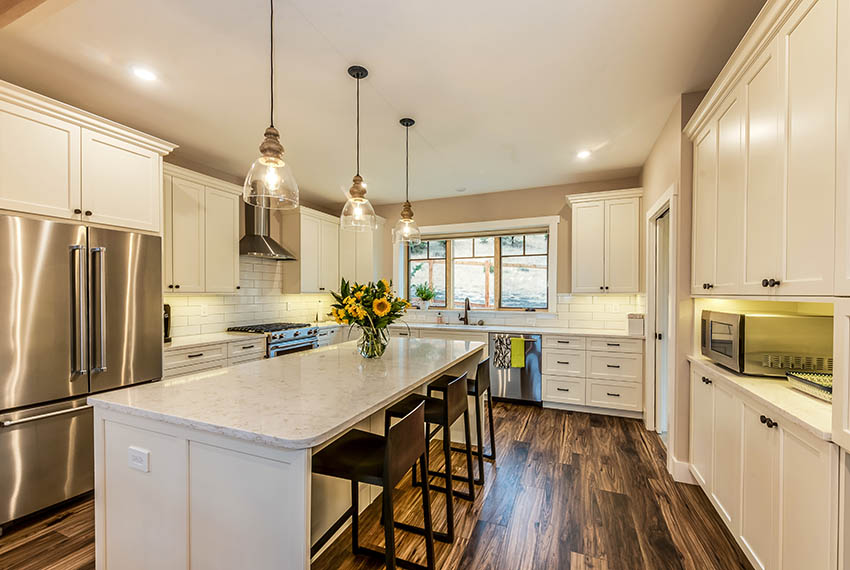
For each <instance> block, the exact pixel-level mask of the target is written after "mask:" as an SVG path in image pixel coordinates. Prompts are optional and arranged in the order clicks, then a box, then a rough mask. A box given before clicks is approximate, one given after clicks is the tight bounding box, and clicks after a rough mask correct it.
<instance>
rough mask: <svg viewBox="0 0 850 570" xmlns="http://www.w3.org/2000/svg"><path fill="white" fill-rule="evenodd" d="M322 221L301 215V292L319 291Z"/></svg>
mask: <svg viewBox="0 0 850 570" xmlns="http://www.w3.org/2000/svg"><path fill="white" fill-rule="evenodd" d="M320 227H321V222H320V221H319V220H318V219H317V218H313V217H312V216H305V215H302V216H301V258H300V259H299V260H298V263H300V264H301V292H302V293H317V292H318V291H319V266H320V263H321V260H320V259H319V256H320V255H321V248H320V244H319V240H320V239H321V233H322V232H321V230H320Z"/></svg>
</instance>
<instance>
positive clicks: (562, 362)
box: [558, 360, 569, 364]
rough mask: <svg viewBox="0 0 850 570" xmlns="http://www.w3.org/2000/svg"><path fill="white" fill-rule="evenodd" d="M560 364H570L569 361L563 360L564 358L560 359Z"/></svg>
mask: <svg viewBox="0 0 850 570" xmlns="http://www.w3.org/2000/svg"><path fill="white" fill-rule="evenodd" d="M558 364H569V362H565V361H563V360H559V361H558Z"/></svg>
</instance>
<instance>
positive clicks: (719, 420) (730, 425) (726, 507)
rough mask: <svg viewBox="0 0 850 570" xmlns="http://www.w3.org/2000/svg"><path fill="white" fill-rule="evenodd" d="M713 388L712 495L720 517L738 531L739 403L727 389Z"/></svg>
mask: <svg viewBox="0 0 850 570" xmlns="http://www.w3.org/2000/svg"><path fill="white" fill-rule="evenodd" d="M712 385H713V386H714V422H713V424H712V425H713V428H714V448H713V452H712V465H713V467H714V473H713V474H712V477H711V480H712V483H711V496H712V498H713V499H714V502H715V504H716V505H717V506H718V508H719V510H720V516H721V517H722V518H723V520H724V522H725V523H726V524H727V525H729V528H731V529H732V532H737V529H738V523H739V522H740V516H739V512H738V511H739V505H740V500H741V421H742V415H741V401H740V400H739V399H738V398H737V397H736V396H735V394H734V393H733V392H731V391H730V389H729V388H726V387H724V386H723V385H719V384H717V383H714V384H712Z"/></svg>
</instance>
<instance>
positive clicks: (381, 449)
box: [310, 403, 434, 570]
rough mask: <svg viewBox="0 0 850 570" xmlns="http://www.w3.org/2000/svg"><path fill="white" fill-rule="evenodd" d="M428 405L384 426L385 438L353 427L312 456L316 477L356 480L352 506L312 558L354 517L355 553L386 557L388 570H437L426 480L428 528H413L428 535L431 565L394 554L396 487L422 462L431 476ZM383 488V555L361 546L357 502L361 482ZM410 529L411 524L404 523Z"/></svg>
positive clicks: (319, 543) (427, 553) (424, 499)
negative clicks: (399, 569) (427, 438)
mask: <svg viewBox="0 0 850 570" xmlns="http://www.w3.org/2000/svg"><path fill="white" fill-rule="evenodd" d="M424 424H425V405H424V404H422V403H420V404H419V405H418V406H414V407H413V408H411V409H410V410H409V411H408V413H407V414H405V415H404V417H402V419H401V421H399V422H398V423H396V424H395V425H393V426H390V425H389V424H387V425H386V427H385V428H384V433H385V436H380V435H376V434H373V433H369V432H365V431H361V430H358V429H353V430H351V431H349V432H348V433H346V434H345V435H343V436H342V437H340V438H339V439H338V440H336V441H335V442H333V443H331V444H330V445H328V446H327V447H325V448H324V449H322V450H321V451H319V452H318V453H316V454H315V455H314V456H313V473H318V474H321V475H329V476H331V477H339V478H340V479H348V480H349V481H351V508H349V509H348V510H347V511H345V513H343V515H342V516H341V517H340V518H339V520H337V521H336V522H335V523H334V524H333V526H331V528H330V529H329V530H328V531H327V532H326V533H325V534H324V535H322V537H321V538H320V539H319V540H318V541H317V542H316V544H314V545H313V547H312V548H311V549H310V555H311V556H312V555H314V554H316V552H318V551H319V550H320V549H321V548H322V547H323V546H324V545H325V544H326V543H327V542H328V541H329V540H330V539H331V538H332V537H333V535H334V534H335V533H336V531H338V530H339V529H340V528H342V526H343V525H344V524H345V521H346V520H347V519H348V517H349V516H350V517H351V548H352V551H353V552H354V554H355V555H357V554H363V555H368V556H374V557H377V558H383V559H385V560H386V565H387V568H388V569H389V570H394V569H395V567H396V566H399V567H401V568H408V569H411V570H426V569H427V570H434V536H433V534H432V532H433V529H432V524H431V522H432V521H431V501H430V495H429V493H430V489H429V487H428V482H427V480H426V481H425V485H424V486H423V487H422V512H423V515H424V517H425V526H424V528H419V527H411V528H413V529H415V531H416V532H417V534H420V535H424V536H425V558H426V560H427V566H422V565H421V564H416V563H414V562H411V561H409V560H405V559H402V558H397V557H396V555H395V528H394V527H395V526H399V527H400V528H401V525H394V521H393V489H394V488H395V486H396V484H398V482H399V481H400V480H401V478H402V477H404V474H405V473H407V471H408V469H410V468H411V466H412V467H413V468H414V469H416V463H417V461H419V462H420V466H421V467H420V469H421V470H422V473H421V476H422V477H423V478H426V479H427V477H426V475H425V472H426V468H425V466H426V465H427V455H426V452H427V445H426V443H425V432H424ZM361 482H363V483H368V484H370V485H379V486H381V487H383V497H382V499H383V519H384V523H385V524H384V538H385V540H386V549H385V551H384V552H380V551H378V550H373V549H371V548H368V547H365V546H360V544H359V542H358V532H359V528H358V519H359V516H360V512H359V504H358V498H359V494H360V488H359V485H360V483H361ZM405 526H410V525H405Z"/></svg>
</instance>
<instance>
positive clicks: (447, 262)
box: [404, 237, 452, 309]
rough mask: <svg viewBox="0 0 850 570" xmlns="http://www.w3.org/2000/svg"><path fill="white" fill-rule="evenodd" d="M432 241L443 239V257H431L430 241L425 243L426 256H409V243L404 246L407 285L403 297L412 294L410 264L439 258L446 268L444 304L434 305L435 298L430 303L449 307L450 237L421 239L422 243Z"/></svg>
mask: <svg viewBox="0 0 850 570" xmlns="http://www.w3.org/2000/svg"><path fill="white" fill-rule="evenodd" d="M432 241H445V242H446V255H445V257H431V245H430V243H429V244H428V245H427V248H428V251H427V255H426V257H417V258H411V257H410V245H409V244H408V247H406V248H405V250H404V251H405V257H406V259H407V261H406V263H405V268H406V270H407V272H406V274H405V285H406V287H407V295H406V296H405V298H410V297H412V295H413V292H412V291H411V290H410V264H411V263H416V262H420V261H440V260H442V261H443V263H444V264H445V268H446V269H445V289H446V304H445V305H436V304H434V301H435V300H436V299H434V300H432V301H431V305H432V306H434V307H435V308H437V309H449V308H450V307H451V299H450V297H451V291H452V289H451V276H450V273H451V272H450V271H449V265H450V259H451V257H450V256H451V239H446V238H442V237H438V238H429V239H423V240H422V243H425V242H432Z"/></svg>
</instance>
